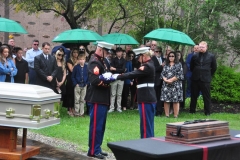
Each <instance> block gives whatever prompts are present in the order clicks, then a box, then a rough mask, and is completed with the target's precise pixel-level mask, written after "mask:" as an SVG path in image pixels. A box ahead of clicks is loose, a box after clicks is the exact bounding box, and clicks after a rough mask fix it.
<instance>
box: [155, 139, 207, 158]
mask: <svg viewBox="0 0 240 160" xmlns="http://www.w3.org/2000/svg"><path fill="white" fill-rule="evenodd" d="M151 139H154V140H157V141H162V142H168V143H175V144H182V145H186V146H192V147H197V148H202V149H203V158H202V160H207V159H208V147H207V146H200V145H195V144H184V143H176V142H170V141H165V140H164V139H159V138H151Z"/></svg>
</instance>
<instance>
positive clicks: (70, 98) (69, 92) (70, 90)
mask: <svg viewBox="0 0 240 160" xmlns="http://www.w3.org/2000/svg"><path fill="white" fill-rule="evenodd" d="M78 55H79V50H78V48H74V49H72V51H71V55H70V58H69V59H68V61H67V66H66V68H67V82H66V95H65V97H64V101H63V106H65V107H67V108H68V114H69V115H70V116H71V117H74V113H75V112H74V86H73V83H72V78H71V76H72V71H73V67H74V66H75V65H76V64H77V57H78Z"/></svg>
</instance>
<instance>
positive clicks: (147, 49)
mask: <svg viewBox="0 0 240 160" xmlns="http://www.w3.org/2000/svg"><path fill="white" fill-rule="evenodd" d="M149 50H150V47H141V48H138V49H133V52H134V53H135V54H136V56H137V55H139V54H144V53H146V52H149Z"/></svg>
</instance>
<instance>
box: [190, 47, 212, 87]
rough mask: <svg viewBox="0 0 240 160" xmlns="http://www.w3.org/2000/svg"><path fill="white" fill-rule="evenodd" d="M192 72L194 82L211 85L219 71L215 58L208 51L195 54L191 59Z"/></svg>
mask: <svg viewBox="0 0 240 160" xmlns="http://www.w3.org/2000/svg"><path fill="white" fill-rule="evenodd" d="M190 70H191V71H192V80H194V81H197V80H200V81H202V82H206V83H210V82H211V80H212V76H213V74H214V73H215V71H216V70H217V63H216V58H215V56H214V55H213V54H212V53H209V52H208V51H206V52H205V53H196V54H194V55H193V57H192V59H191V63H190Z"/></svg>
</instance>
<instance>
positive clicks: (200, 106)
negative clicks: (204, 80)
mask: <svg viewBox="0 0 240 160" xmlns="http://www.w3.org/2000/svg"><path fill="white" fill-rule="evenodd" d="M190 103H191V98H186V99H185V109H186V110H189V109H190ZM196 110H197V111H199V110H200V111H202V110H204V102H203V97H202V95H200V96H199V97H198V99H197V104H196Z"/></svg>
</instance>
